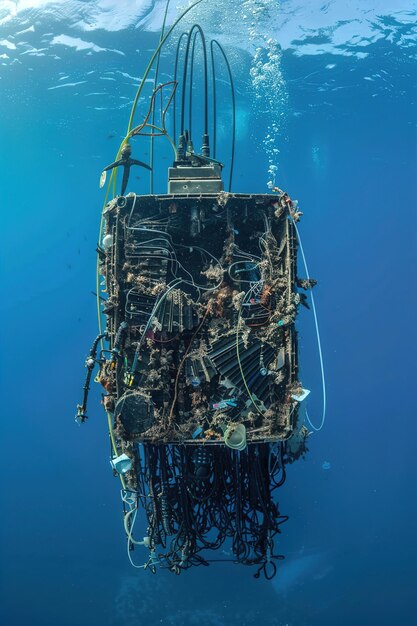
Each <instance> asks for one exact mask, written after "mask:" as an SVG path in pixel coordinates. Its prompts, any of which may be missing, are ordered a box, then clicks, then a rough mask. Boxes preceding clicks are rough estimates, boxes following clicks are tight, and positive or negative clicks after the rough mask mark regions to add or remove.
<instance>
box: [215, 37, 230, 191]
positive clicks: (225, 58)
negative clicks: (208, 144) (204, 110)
mask: <svg viewBox="0 0 417 626" xmlns="http://www.w3.org/2000/svg"><path fill="white" fill-rule="evenodd" d="M214 44H215V45H216V46H217V47H218V49H219V50H220V52H221V54H222V56H223V59H224V62H225V63H226V67H227V72H228V74H229V84H230V90H231V94H232V142H231V158H230V176H229V191H231V190H232V179H233V168H234V161H235V143H236V97H235V86H234V82H233V74H232V70H231V67H230V63H229V61H228V59H227V56H226V53H225V51H224V49H223V47H222V46H221V45H220V44H219V42H218V41H217V40H216V39H212V40H211V42H210V53H211V68H212V74H213V76H212V79H213V128H214V134H213V146H214V148H213V157H214V158H216V139H217V132H216V127H217V97H216V95H217V94H216V71H215V63H214Z"/></svg>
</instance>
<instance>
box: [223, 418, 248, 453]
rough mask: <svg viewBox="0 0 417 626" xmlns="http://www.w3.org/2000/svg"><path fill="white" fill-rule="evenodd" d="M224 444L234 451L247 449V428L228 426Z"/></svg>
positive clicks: (242, 425)
mask: <svg viewBox="0 0 417 626" xmlns="http://www.w3.org/2000/svg"><path fill="white" fill-rule="evenodd" d="M224 443H225V444H226V446H227V447H228V448H232V450H239V451H242V450H244V449H245V448H246V427H245V426H244V424H237V425H236V426H235V425H233V426H232V425H230V426H228V427H227V428H226V431H225V433H224Z"/></svg>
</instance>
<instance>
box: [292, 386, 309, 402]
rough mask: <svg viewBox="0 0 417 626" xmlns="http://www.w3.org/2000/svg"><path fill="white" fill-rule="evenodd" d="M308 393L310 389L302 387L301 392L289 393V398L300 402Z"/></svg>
mask: <svg viewBox="0 0 417 626" xmlns="http://www.w3.org/2000/svg"><path fill="white" fill-rule="evenodd" d="M308 395H310V389H302V390H301V393H299V394H296V393H293V394H291V398H292V399H293V400H296V401H297V402H302V401H303V400H305V399H306V398H307V396H308Z"/></svg>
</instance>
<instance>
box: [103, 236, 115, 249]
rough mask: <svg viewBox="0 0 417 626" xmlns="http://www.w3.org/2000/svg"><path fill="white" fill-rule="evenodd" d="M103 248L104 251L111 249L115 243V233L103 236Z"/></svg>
mask: <svg viewBox="0 0 417 626" xmlns="http://www.w3.org/2000/svg"><path fill="white" fill-rule="evenodd" d="M102 244H103V250H104V252H108V250H110V248H111V247H112V245H113V235H110V234H108V235H105V237H103V242H102Z"/></svg>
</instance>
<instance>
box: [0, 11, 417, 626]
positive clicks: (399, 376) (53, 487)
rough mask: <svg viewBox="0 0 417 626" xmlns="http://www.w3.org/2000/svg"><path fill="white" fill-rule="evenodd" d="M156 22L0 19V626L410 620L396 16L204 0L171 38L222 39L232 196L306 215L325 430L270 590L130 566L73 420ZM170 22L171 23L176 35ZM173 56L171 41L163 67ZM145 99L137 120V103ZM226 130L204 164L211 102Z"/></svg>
mask: <svg viewBox="0 0 417 626" xmlns="http://www.w3.org/2000/svg"><path fill="white" fill-rule="evenodd" d="M163 8H164V3H162V2H146V1H143V2H131V1H128V0H125V1H120V2H116V1H114V2H111V1H110V0H109V1H104V0H97V1H95V2H93V1H89V2H81V1H78V0H72V1H71V2H49V1H48V0H33V1H32V2H31V1H30V0H28V1H25V2H9V1H3V2H1V3H0V93H1V117H0V142H1V143H0V145H1V148H2V149H1V152H0V162H1V172H2V176H1V187H0V189H1V191H0V202H1V210H2V227H3V236H2V245H1V264H2V265H1V276H2V298H1V303H0V306H1V316H2V329H3V332H2V333H1V335H2V351H1V387H2V398H3V410H2V456H1V461H2V471H1V494H2V515H1V522H0V528H1V554H2V558H1V565H0V573H1V590H0V594H1V595H0V599H1V602H0V619H1V623H2V624H5V625H7V626H21V625H27V624H30V625H31V626H52V625H53V626H87V625H88V626H90V625H92V624H97V625H100V626H116V625H117V626H125V625H127V624H145V623H146V624H149V625H154V624H155V625H157V624H166V625H174V624H182V625H183V626H188V625H191V624H198V625H200V624H201V625H204V626H214V625H216V626H217V625H226V624H227V625H230V626H234V625H235V624H236V626H237V625H238V624H239V625H241V626H249V625H250V626H252V625H262V626H286V625H287V626H333V625H334V624H336V623H337V624H338V625H339V626H353V625H355V626H362V625H363V626H374V625H375V626H393V625H395V626H411V625H412V624H414V623H415V620H416V614H417V613H416V609H417V606H416V593H415V590H416V582H417V545H416V532H415V530H416V517H417V516H416V487H417V485H416V482H417V479H416V477H417V472H416V469H417V462H416V458H417V455H416V452H417V450H416V442H417V432H416V430H417V428H416V415H417V411H416V400H415V389H416V309H417V307H416V304H417V303H416V289H415V286H416V233H417V229H416V200H417V198H416V196H417V192H416V183H415V175H416V171H417V169H416V165H417V163H416V161H417V158H416V154H417V150H416V147H417V144H416V121H417V120H416V111H417V108H416V51H417V30H416V16H417V7H416V4H415V2H413V1H411V0H367V1H366V2H362V1H360V0H352V1H351V2H342V1H341V0H335V1H333V2H324V1H318V0H308V1H305V2H301V0H282V2H280V3H279V2H276V1H275V0H273V1H271V2H267V1H266V0H257V1H256V0H246V1H244V2H237V1H236V0H219V2H217V3H216V4H214V3H213V2H211V1H210V0H203V2H202V3H201V4H200V5H199V6H198V7H197V8H196V9H195V10H194V13H193V15H192V16H191V14H190V16H189V17H187V19H186V21H185V22H186V24H185V25H187V26H189V25H190V24H192V23H193V22H194V21H198V22H200V23H201V24H202V26H203V27H204V28H205V30H206V33H207V34H208V35H210V36H215V37H216V38H218V39H219V40H220V41H221V42H222V43H223V44H224V46H225V48H226V50H227V52H228V55H229V59H230V63H231V65H232V69H233V71H234V74H235V79H236V84H237V122H238V123H237V130H238V137H237V150H236V152H237V155H236V169H235V177H234V184H233V190H234V191H239V192H258V193H263V192H267V190H268V182H270V181H271V180H272V179H273V178H274V177H275V183H276V184H277V185H279V187H281V188H283V189H285V190H286V191H288V193H290V195H291V196H292V197H293V198H297V199H298V200H299V203H300V208H301V210H302V211H303V212H304V215H303V218H302V221H301V224H300V231H301V235H302V239H303V244H304V248H305V250H306V253H307V255H308V262H309V269H310V271H311V274H312V275H313V276H314V277H315V278H317V279H318V281H319V284H318V286H317V288H316V291H315V294H316V296H315V297H316V303H317V306H318V309H319V321H320V329H321V336H322V347H323V353H324V357H325V367H326V377H327V392H328V414H327V422H326V425H325V427H324V429H323V430H322V431H321V432H320V433H317V434H314V435H312V436H311V438H310V440H309V453H308V455H307V456H306V459H305V461H299V462H298V463H295V464H294V465H292V466H291V467H290V468H289V471H288V476H287V482H286V483H285V485H284V486H283V487H282V489H281V492H280V494H279V501H280V510H281V511H282V513H284V514H287V515H288V516H289V521H288V522H287V523H286V524H285V525H284V526H283V527H282V535H281V536H280V538H279V539H280V541H279V551H280V552H282V553H283V554H285V555H286V559H285V561H283V562H282V563H280V569H279V571H278V575H277V577H276V578H275V579H274V580H273V581H272V582H266V581H261V580H255V579H254V578H253V572H252V571H250V570H249V569H246V568H244V567H238V566H235V565H232V564H227V563H225V564H221V565H213V566H211V567H210V568H196V569H194V570H190V571H188V572H185V573H184V574H182V575H181V576H180V577H176V576H173V575H171V574H167V573H166V572H161V573H159V574H158V575H156V576H152V575H151V574H150V573H149V572H145V573H143V572H142V571H141V570H138V571H135V570H133V569H132V568H131V567H130V565H129V562H128V560H127V557H126V545H125V538H124V533H123V527H122V515H121V503H120V495H119V488H118V484H117V481H116V480H115V479H114V478H113V476H112V474H111V471H110V467H109V442H108V433H107V427H106V419H105V414H104V412H103V410H102V407H101V406H100V392H99V389H97V388H96V389H94V390H93V394H92V397H91V401H90V419H89V421H88V422H87V424H85V425H83V426H82V427H80V428H79V427H77V426H76V424H75V422H74V419H73V418H74V413H75V405H76V403H77V402H79V400H80V393H81V388H82V385H83V376H84V363H83V361H84V357H85V354H86V353H87V351H88V349H89V346H90V344H91V341H92V339H93V338H94V337H95V335H96V327H97V321H96V314H95V301H94V297H93V295H92V294H91V291H93V290H94V289H95V256H96V255H95V248H96V244H97V232H98V225H99V216H100V210H101V205H102V202H103V191H102V190H100V189H99V186H98V180H99V176H100V172H101V170H102V168H103V166H104V165H106V164H108V163H110V162H111V161H112V160H113V159H114V156H115V153H116V152H117V148H118V146H119V143H120V141H121V139H122V138H123V136H124V132H125V129H126V126H127V120H128V114H129V110H130V106H131V102H132V99H133V98H134V95H135V93H136V89H137V85H138V83H139V80H140V78H141V76H143V72H144V69H145V67H146V64H147V62H148V60H149V58H150V55H151V54H152V51H153V50H154V48H155V45H156V44H157V41H158V38H159V28H160V26H161V18H162V13H163ZM178 14H179V13H178V12H177V9H176V7H175V6H173V7H172V10H171V11H170V14H169V20H170V23H172V21H173V19H174V18H175V16H176V15H178ZM172 54H173V52H172V48H168V49H167V52H166V54H165V56H164V60H163V61H164V62H163V67H164V68H166V71H167V72H168V68H169V66H170V62H171V61H172ZM164 71H165V70H164ZM224 89H225V93H226V91H227V86H225V87H224ZM149 93H150V92H149ZM149 93H148V95H149ZM140 104H141V107H142V108H141V112H142V115H143V114H144V112H146V109H147V101H146V99H144V101H143V102H141V103H140ZM219 118H220V126H219V148H218V154H219V158H220V155H221V158H222V160H224V161H225V162H226V163H227V160H228V158H229V157H228V154H229V153H228V150H229V143H228V135H229V128H230V109H229V108H228V104H227V102H226V99H225V104H224V106H223V107H220V111H219ZM222 120H223V121H222ZM140 150H142V152H139V153H138V154H136V155H135V156H137V158H143V160H146V159H147V157H148V154H147V152H148V150H149V148H148V147H147V145H146V143H145V142H144V143H143V145H142V147H141V148H140ZM158 150H159V152H158V153H157V162H158V166H157V174H156V181H155V184H156V188H157V189H156V190H157V191H158V192H160V193H164V191H165V189H166V168H167V166H168V164H169V163H170V159H171V156H170V154H169V152H168V149H166V148H165V147H161V148H158ZM222 151H223V153H222ZM137 176H139V177H140V178H139V179H138V178H136V175H135V176H134V177H132V179H131V184H132V185H133V184H134V191H136V192H138V193H143V192H146V191H147V184H148V180H147V177H146V175H143V173H142V172H140V171H139V172H138V173H137ZM225 179H227V168H226V176H225ZM299 322H300V350H301V354H300V358H301V360H302V380H303V383H304V384H305V386H307V387H308V388H310V389H312V394H311V396H310V397H309V400H308V401H309V413H310V415H311V418H312V419H316V420H319V419H320V411H321V388H320V375H319V362H318V356H317V348H316V345H315V339H314V326H313V320H312V316H311V313H310V312H308V311H306V312H304V313H303V314H302V315H301V319H300V320H299ZM226 556H227V555H226Z"/></svg>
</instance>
